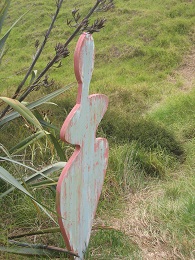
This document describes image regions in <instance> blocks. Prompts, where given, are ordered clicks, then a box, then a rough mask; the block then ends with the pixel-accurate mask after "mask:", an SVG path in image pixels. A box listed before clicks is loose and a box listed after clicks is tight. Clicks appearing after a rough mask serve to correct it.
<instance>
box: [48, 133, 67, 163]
mask: <svg viewBox="0 0 195 260" xmlns="http://www.w3.org/2000/svg"><path fill="white" fill-rule="evenodd" d="M48 137H49V138H50V140H51V142H52V143H53V145H54V147H55V149H56V152H57V154H58V156H59V157H60V160H61V161H65V160H66V156H65V153H64V151H63V150H62V147H61V146H60V144H59V143H58V140H57V139H56V138H55V136H54V135H52V134H49V135H48Z"/></svg>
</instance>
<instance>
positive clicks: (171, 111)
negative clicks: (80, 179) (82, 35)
mask: <svg viewBox="0 0 195 260" xmlns="http://www.w3.org/2000/svg"><path fill="white" fill-rule="evenodd" d="M94 2H95V1H89V0H87V1H83V3H82V2H81V1H76V0H74V1H67V2H66V1H65V2H64V4H63V7H62V8H61V11H60V14H59V16H58V19H57V21H56V24H55V27H54V29H53V31H52V34H51V36H50V38H49V40H48V42H47V45H46V48H45V50H44V52H43V54H42V56H41V58H40V59H39V61H38V63H37V65H36V68H35V69H36V70H38V73H39V72H40V71H41V70H42V69H43V68H44V67H45V65H46V64H47V63H48V62H49V60H51V58H52V57H53V55H54V54H55V50H54V48H55V45H56V44H57V43H58V42H61V43H64V42H65V41H66V39H67V37H68V36H69V35H70V34H71V32H72V31H73V29H72V28H69V27H68V26H67V25H66V20H67V19H68V18H69V19H70V18H71V10H72V9H73V8H79V9H80V12H81V13H82V14H86V13H87V12H88V10H89V8H90V7H91V6H92V4H93V3H94ZM0 6H1V4H0ZM27 10H29V12H28V13H27V14H26V15H25V16H24V18H22V21H20V22H19V23H18V24H17V26H16V27H14V29H13V31H12V32H11V34H10V37H9V40H8V42H7V45H6V48H7V52H6V55H5V57H4V59H3V60H2V64H0V66H1V67H0V68H1V73H0V82H1V84H0V92H1V95H2V96H3V95H5V96H12V94H13V93H14V90H15V89H16V88H17V86H18V84H19V83H20V81H21V80H22V79H23V77H24V75H25V72H26V71H27V69H28V66H29V64H30V63H31V61H32V57H33V55H34V54H35V52H36V48H35V41H36V40H39V41H40V42H41V41H42V40H43V38H44V34H45V32H46V30H47V28H48V25H49V23H50V21H51V15H52V14H53V13H54V10H55V1H53V0H48V1H41V0H35V1H34V2H33V4H32V3H31V1H21V0H15V1H12V3H11V6H10V9H9V13H8V17H7V19H6V23H5V26H4V28H3V30H5V31H6V29H7V28H9V26H10V25H11V24H12V23H13V22H14V21H15V20H16V19H17V17H19V16H20V15H21V14H23V13H24V12H26V11H27ZM194 13H195V4H194V3H193V1H187V0H186V1H178V0H177V1H171V0H164V1H160V0H156V1H153V0H147V1H143V0H140V1H135V0H132V1H128V0H123V1H119V0H118V1H115V8H114V9H112V10H111V11H109V12H107V13H96V14H95V15H94V19H95V18H97V17H104V16H105V17H106V19H107V22H106V27H105V28H104V29H103V30H101V32H100V33H96V34H94V40H95V47H96V56H95V69H94V73H93V78H92V82H91V86H90V92H91V93H96V92H98V93H104V94H106V95H108V97H109V108H108V111H107V113H106V115H105V117H104V119H103V121H102V123H101V125H100V127H99V129H98V136H105V137H107V138H108V140H109V145H110V155H109V165H108V171H107V175H106V180H105V185H104V188H103V192H102V196H101V200H100V203H99V207H98V212H97V219H96V222H97V223H101V224H102V223H104V224H105V223H106V224H108V225H112V226H114V228H115V229H114V230H104V229H103V230H98V231H94V232H93V233H92V237H91V242H90V246H89V252H88V253H87V256H86V259H102V260H106V259H127V260H128V259H194V258H195V255H194V247H195V239H194V233H195V224H194V223H195V219H194V216H195V211H194V209H195V200H194V198H195V192H194V188H195V177H194V169H195V164H194V161H195V160H194V159H195V152H194V150H195V149H194V147H195V116H194V109H195V102H194V99H195V90H194V87H195V85H194V84H195V83H194V76H195V75H194V74H195V73H194V69H193V68H194V57H195V56H194V50H195V49H194V48H195V46H194V40H195V36H194V35H195V34H194V31H195V16H194ZM92 21H93V19H92ZM77 39H78V37H77ZM77 39H75V40H74V41H73V42H72V43H71V44H70V46H69V50H70V55H69V57H68V58H66V59H64V60H62V66H61V67H60V68H57V67H54V68H52V69H51V70H50V72H49V74H48V75H49V78H50V79H53V80H54V85H53V86H52V87H51V88H44V87H42V88H41V89H40V90H38V91H34V92H33V93H32V94H31V95H30V96H29V97H28V100H35V99H37V98H38V97H40V96H42V95H44V94H46V93H49V92H51V91H53V90H54V89H57V88H60V87H62V86H66V85H68V84H69V83H71V82H74V81H75V77H74V73H73V52H74V48H75V45H76V40H77ZM27 83H28V82H27ZM26 86H27V84H26ZM75 98H76V86H75V87H74V88H72V89H71V90H69V91H68V92H65V94H62V95H61V96H60V97H58V98H56V99H55V100H54V101H55V103H56V104H58V106H51V105H49V106H48V105H45V106H44V107H42V108H40V110H39V112H40V113H44V114H45V116H46V117H47V118H48V120H50V121H51V122H53V123H54V124H56V125H57V126H59V127H60V126H61V125H62V123H63V121H64V119H65V117H66V115H67V113H68V111H70V110H71V108H72V107H73V106H74V104H75ZM26 134H27V130H26V127H25V125H24V121H22V120H20V119H18V120H17V121H15V122H14V123H13V124H12V125H8V126H6V127H4V128H2V129H1V133H0V143H1V144H2V145H3V146H5V147H12V146H13V145H14V144H15V143H16V142H17V141H18V139H23V137H24V136H25V135H26ZM64 149H66V155H67V157H69V155H70V154H71V152H72V150H73V148H72V147H65V148H64ZM50 152H51V151H50V147H49V145H48V144H47V143H44V142H42V143H41V145H40V144H38V145H37V146H33V147H31V148H30V147H28V148H27V149H26V150H25V154H18V155H17V156H18V157H17V158H22V160H25V161H26V163H27V164H29V165H35V166H36V167H37V168H39V167H40V166H43V165H48V164H49V163H51V162H54V161H56V160H58V159H59V158H58V157H57V156H54V157H52V155H51V154H50ZM10 170H12V171H13V172H14V167H13V166H12V167H11V168H10ZM25 174H26V173H25ZM0 185H1V184H0ZM34 193H35V195H36V196H37V198H41V197H44V198H46V197H47V203H48V204H49V205H50V207H51V208H55V194H53V193H52V192H51V191H48V190H46V191H43V190H38V191H36V192H35V191H34ZM45 194H46V195H47V196H45ZM44 202H45V201H44ZM0 204H1V211H0V215H1V216H2V220H1V221H0V223H1V224H0V230H1V231H2V232H0V233H2V235H1V239H3V240H6V237H7V233H9V234H10V233H14V232H19V231H24V230H29V229H40V228H43V227H45V228H46V227H49V226H50V225H51V223H50V221H49V220H48V219H47V218H46V217H44V216H42V217H39V216H38V217H37V212H36V210H35V207H34V205H33V204H31V203H30V202H29V199H28V198H24V197H23V196H22V195H19V194H18V193H17V192H16V193H14V194H13V195H11V196H10V197H9V198H7V199H6V201H4V200H3V201H2V200H1V201H0ZM118 230H120V231H118ZM32 239H34V242H36V243H38V242H40V243H43V244H44V243H45V244H47V243H49V244H52V245H58V246H61V247H63V242H62V239H61V238H59V235H58V234H57V235H56V234H54V235H52V236H42V237H41V238H37V237H33V238H32ZM30 240H31V239H30ZM6 257H7V259H13V258H9V256H7V255H6ZM11 257H13V256H11ZM0 259H5V254H0ZM16 259H17V258H16ZM18 259H21V258H18ZM24 259H25V258H24Z"/></svg>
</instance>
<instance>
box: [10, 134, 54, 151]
mask: <svg viewBox="0 0 195 260" xmlns="http://www.w3.org/2000/svg"><path fill="white" fill-rule="evenodd" d="M46 134H47V132H45V131H38V132H36V133H35V134H33V135H30V136H28V137H27V138H25V139H24V140H22V141H21V142H20V143H18V144H17V145H15V146H14V147H12V148H11V149H10V150H9V153H11V154H15V153H18V152H19V151H21V150H23V149H25V148H26V147H27V146H29V145H30V144H32V143H34V142H35V140H39V139H40V138H42V137H44V136H45V135H46ZM48 134H49V133H48Z"/></svg>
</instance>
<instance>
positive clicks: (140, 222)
mask: <svg viewBox="0 0 195 260" xmlns="http://www.w3.org/2000/svg"><path fill="white" fill-rule="evenodd" d="M162 195H163V191H162V190H160V189H159V187H158V189H157V188H152V189H151V188H150V189H146V190H144V191H142V192H140V193H136V194H131V195H130V196H129V197H128V198H127V199H126V209H125V211H124V214H123V217H122V218H111V219H110V221H109V222H110V226H112V227H114V228H115V229H117V230H121V231H122V232H124V233H125V234H126V235H128V236H129V237H130V238H131V240H132V241H133V242H135V243H136V244H137V245H138V247H139V248H140V250H141V252H142V259H143V260H167V259H169V260H176V259H184V257H183V256H182V254H180V252H179V250H178V249H177V248H176V247H175V248H174V247H173V246H171V243H170V242H171V238H170V236H169V234H168V231H167V230H160V229H159V222H158V220H157V219H155V217H154V216H152V215H151V214H148V212H147V205H148V203H149V201H150V200H153V199H158V197H159V196H162Z"/></svg>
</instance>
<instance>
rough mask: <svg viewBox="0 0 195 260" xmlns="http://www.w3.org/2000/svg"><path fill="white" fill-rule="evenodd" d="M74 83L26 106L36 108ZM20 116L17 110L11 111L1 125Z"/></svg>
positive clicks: (0, 122)
mask: <svg viewBox="0 0 195 260" xmlns="http://www.w3.org/2000/svg"><path fill="white" fill-rule="evenodd" d="M74 85H75V83H71V84H69V85H68V86H66V87H63V88H61V89H58V90H56V91H54V92H52V93H50V94H48V95H46V96H44V97H42V98H40V99H38V100H36V101H34V102H32V103H30V104H28V105H27V106H26V107H27V108H28V109H30V110H31V109H33V108H35V107H38V106H40V105H42V104H44V103H45V102H47V101H49V100H51V99H52V98H54V97H57V96H59V95H60V94H62V93H63V92H65V91H66V90H68V89H69V88H71V87H73V86H74ZM19 116H20V114H19V113H18V112H16V111H14V112H11V113H9V114H8V115H6V116H5V117H4V118H3V119H1V120H0V126H2V125H4V124H5V123H7V122H9V121H11V120H13V119H15V118H17V117H19Z"/></svg>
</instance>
